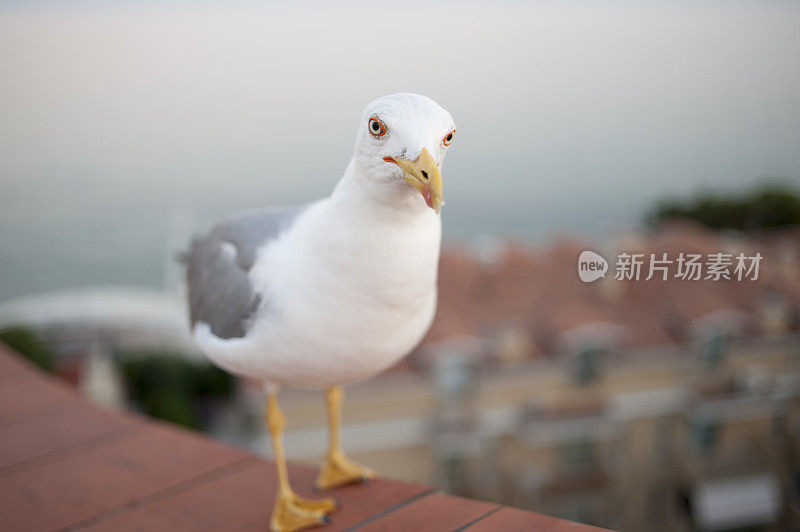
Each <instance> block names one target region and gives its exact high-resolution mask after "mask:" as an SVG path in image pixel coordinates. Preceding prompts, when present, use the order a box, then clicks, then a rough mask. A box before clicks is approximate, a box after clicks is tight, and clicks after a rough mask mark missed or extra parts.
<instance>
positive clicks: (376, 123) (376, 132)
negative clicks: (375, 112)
mask: <svg viewBox="0 0 800 532" xmlns="http://www.w3.org/2000/svg"><path fill="white" fill-rule="evenodd" d="M369 132H370V133H371V134H372V136H373V137H382V136H384V135H385V134H386V126H385V125H384V123H383V122H381V121H380V120H378V119H377V118H375V117H374V116H373V117H372V118H370V119H369Z"/></svg>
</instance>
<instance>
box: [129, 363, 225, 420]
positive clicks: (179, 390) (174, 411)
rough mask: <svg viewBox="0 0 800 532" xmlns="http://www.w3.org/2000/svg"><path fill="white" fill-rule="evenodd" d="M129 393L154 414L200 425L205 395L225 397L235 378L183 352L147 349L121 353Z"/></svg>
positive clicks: (143, 408) (144, 409)
mask: <svg viewBox="0 0 800 532" xmlns="http://www.w3.org/2000/svg"><path fill="white" fill-rule="evenodd" d="M121 358H122V360H123V362H122V371H123V374H124V375H125V380H126V384H127V387H128V394H129V396H130V397H131V399H133V400H134V401H135V402H136V403H137V405H138V406H139V408H140V409H141V410H142V411H144V412H145V413H147V414H148V415H150V416H153V417H156V418H159V419H164V420H166V421H170V422H172V423H176V424H178V425H183V426H185V427H190V428H194V429H200V428H202V426H203V419H202V408H201V407H202V403H203V400H204V399H205V398H225V397H229V396H230V395H231V392H232V390H233V378H232V377H231V376H230V375H229V374H228V373H225V372H224V371H222V370H220V369H218V368H216V367H214V366H211V365H210V364H208V363H203V362H194V361H191V360H187V359H186V357H184V356H183V355H181V354H180V353H174V352H157V351H144V352H136V353H126V354H125V355H124V356H123V357H121Z"/></svg>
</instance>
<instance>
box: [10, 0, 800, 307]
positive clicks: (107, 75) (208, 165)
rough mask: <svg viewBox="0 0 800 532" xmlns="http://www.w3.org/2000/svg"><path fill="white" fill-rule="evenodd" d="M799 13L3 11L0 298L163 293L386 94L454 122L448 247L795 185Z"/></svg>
mask: <svg viewBox="0 0 800 532" xmlns="http://www.w3.org/2000/svg"><path fill="white" fill-rule="evenodd" d="M798 27H800V3H796V2H764V1H762V2H745V1H731V2H722V1H719V2H641V3H632V2H625V3H618V2H577V1H576V2H573V1H566V2H540V3H533V4H528V3H525V4H523V3H514V2H493V3H491V4H490V5H483V4H477V3H468V2H458V3H456V2H449V3H434V2H420V3H403V4H402V5H401V4H398V3H391V4H376V3H344V4H340V3H335V4H333V3H330V4H329V3H322V2H318V3H311V4H306V3H302V4H301V3H296V2H272V3H266V4H261V3H255V2H226V3H225V4H224V5H223V4H222V3H220V4H215V3H212V2H202V3H199V4H197V3H189V2H166V3H156V2H145V3H136V4H134V3H126V2H112V3H100V2H74V1H72V2H70V1H66V2H32V3H29V2H5V3H3V2H0V65H2V69H1V70H0V273H2V275H0V300H2V299H4V298H8V297H12V296H17V295H22V294H28V293H33V292H41V291H45V290H52V289H59V288H67V287H72V286H87V285H96V284H125V285H141V286H152V287H160V286H162V285H164V284H166V285H170V284H174V281H175V279H174V275H175V270H174V268H171V267H165V265H167V264H169V261H170V256H171V254H172V253H173V251H174V250H175V249H177V248H180V247H182V246H185V243H186V241H187V240H188V239H189V238H190V236H191V235H192V234H194V233H196V232H198V231H201V230H203V229H205V228H207V227H209V226H210V225H211V224H212V223H213V222H214V221H215V220H216V219H218V218H219V217H221V216H224V215H225V214H227V213H230V212H233V211H236V210H239V209H244V208H250V207H256V206H266V205H274V204H295V203H302V202H305V201H308V200H311V199H315V198H319V197H323V196H325V195H327V194H328V193H329V192H330V191H331V190H332V188H333V186H334V185H335V183H336V181H337V180H338V178H339V176H340V175H341V172H342V171H343V169H344V167H345V166H346V164H347V162H348V160H349V158H350V155H351V153H352V147H353V141H354V135H355V131H356V128H357V126H358V120H359V118H360V114H361V110H362V109H363V107H364V106H365V105H366V104H367V103H368V102H370V101H371V100H373V99H374V98H376V97H378V96H381V95H384V94H389V93H393V92H406V91H410V92H419V93H422V94H425V95H427V96H429V97H431V98H433V99H434V100H436V101H437V102H439V103H440V104H441V105H442V106H443V107H445V108H446V109H448V110H449V111H450V112H451V114H452V115H453V116H454V118H455V120H456V124H457V126H458V133H457V135H456V139H455V140H454V142H453V145H452V147H451V149H450V153H449V154H448V158H447V160H446V161H445V164H444V166H443V177H444V183H445V197H446V200H447V205H446V207H445V209H444V211H443V223H444V235H445V239H446V240H448V241H473V240H476V239H480V238H483V237H485V236H486V235H517V236H518V237H520V238H524V239H528V240H531V241H546V240H547V239H550V238H553V235H560V234H580V235H589V236H590V237H600V236H602V235H605V234H608V233H611V232H614V231H619V230H624V229H626V228H630V227H635V226H636V225H637V224H638V223H639V222H640V221H641V219H642V216H643V214H644V213H645V212H646V211H647V209H648V208H650V206H652V204H653V202H654V201H656V200H657V199H659V198H662V197H664V196H671V195H681V196H685V195H688V194H691V193H692V192H693V191H697V190H699V189H714V190H737V189H743V188H746V187H748V186H751V185H752V184H753V183H756V182H758V181H760V180H764V179H779V180H788V181H793V182H800V90H798V88H799V87H800V61H798V60H797V56H798V53H799V52H800V32H799V31H797V28H798Z"/></svg>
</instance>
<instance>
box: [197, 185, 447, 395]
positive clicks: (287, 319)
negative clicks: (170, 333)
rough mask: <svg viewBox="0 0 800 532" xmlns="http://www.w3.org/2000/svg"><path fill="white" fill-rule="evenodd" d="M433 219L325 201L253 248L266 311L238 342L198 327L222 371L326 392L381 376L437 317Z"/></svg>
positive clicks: (436, 222) (254, 274) (437, 225)
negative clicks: (263, 244) (279, 234)
mask: <svg viewBox="0 0 800 532" xmlns="http://www.w3.org/2000/svg"><path fill="white" fill-rule="evenodd" d="M440 242H441V222H440V218H439V217H438V216H437V215H435V214H434V213H433V211H431V210H429V209H424V210H421V211H414V212H413V215H412V214H410V213H405V214H402V213H399V214H397V215H396V216H395V215H391V214H387V212H386V211H385V210H383V209H381V208H380V206H373V205H370V204H369V203H366V204H364V203H361V204H360V205H355V206H353V204H352V202H349V203H348V202H336V201H333V200H332V199H331V198H328V199H326V200H322V201H320V202H318V203H316V204H314V205H312V206H311V207H310V208H309V209H308V210H306V211H305V212H304V213H303V214H302V215H301V216H300V218H298V220H297V221H296V223H295V224H294V225H293V226H292V227H291V229H289V230H288V231H287V232H286V233H285V234H284V235H283V236H282V237H281V238H279V239H278V240H276V241H274V242H272V243H270V244H269V245H268V246H266V247H265V248H264V249H262V250H260V252H259V255H258V258H257V260H256V263H255V265H254V267H253V268H252V270H251V272H250V278H251V281H252V283H253V285H254V286H255V287H256V289H257V290H259V291H260V292H261V294H262V298H263V303H262V308H261V309H260V311H259V313H258V315H257V316H256V317H255V320H254V322H253V325H252V326H251V328H250V330H249V331H248V334H247V335H246V336H245V337H244V338H234V339H229V340H222V339H220V338H217V337H215V336H214V335H213V334H212V333H210V331H209V330H208V329H207V327H204V328H198V329H196V333H195V337H196V339H197V340H198V342H199V343H200V344H201V347H202V348H203V349H204V351H206V352H207V353H208V354H209V356H210V357H211V358H212V359H213V360H214V361H215V362H216V363H217V364H219V365H221V366H223V367H225V368H226V369H228V370H230V371H232V372H235V373H241V374H246V375H249V376H252V377H261V378H263V379H264V380H266V381H269V382H273V383H276V384H277V383H286V384H294V385H301V386H315V387H323V386H330V385H333V384H342V383H346V382H351V381H354V380H359V379H362V378H366V377H369V376H371V375H374V374H375V373H378V372H380V371H382V370H384V369H386V368H387V367H389V366H390V365H392V364H393V363H395V362H397V361H398V360H399V359H401V358H402V357H404V356H405V355H407V354H408V353H409V352H410V350H411V349H413V348H414V346H415V345H416V344H417V343H418V342H419V341H420V340H421V339H422V337H423V336H424V334H425V332H426V331H427V329H428V327H429V326H430V323H431V321H432V319H433V315H434V313H435V309H436V277H437V269H438V261H439V249H440Z"/></svg>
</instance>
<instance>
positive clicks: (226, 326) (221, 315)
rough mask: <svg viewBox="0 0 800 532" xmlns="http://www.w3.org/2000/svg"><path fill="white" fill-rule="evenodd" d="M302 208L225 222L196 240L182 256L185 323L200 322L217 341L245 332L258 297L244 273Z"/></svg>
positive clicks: (251, 213) (250, 213)
mask: <svg viewBox="0 0 800 532" xmlns="http://www.w3.org/2000/svg"><path fill="white" fill-rule="evenodd" d="M302 210H303V207H292V208H283V209H267V210H258V211H248V212H244V213H241V214H238V215H235V216H233V217H231V218H228V219H226V220H224V221H222V222H220V223H219V224H217V225H216V226H214V228H212V229H211V231H210V232H209V233H208V234H207V235H206V236H205V237H202V238H198V239H196V240H195V241H194V242H193V243H192V247H191V249H190V250H189V252H188V253H187V254H186V280H187V284H188V289H189V318H190V320H191V323H192V327H194V326H195V324H196V323H197V322H205V323H207V324H208V325H209V327H210V328H211V331H212V332H213V333H214V334H215V335H217V336H219V337H220V338H241V337H242V336H244V335H245V334H246V333H247V330H248V328H249V325H250V321H251V317H252V315H253V313H254V312H255V311H256V309H258V307H259V305H260V304H261V294H259V293H257V292H256V291H255V290H254V289H253V287H252V286H251V284H250V278H249V276H248V272H249V271H250V268H252V267H253V263H255V260H256V253H257V252H258V250H259V248H261V247H262V246H263V245H265V244H267V243H268V242H269V241H270V240H274V239H275V238H277V237H278V236H279V235H280V234H281V233H282V232H283V231H284V230H286V228H287V227H289V226H290V225H291V223H292V221H293V220H294V219H295V218H296V217H297V215H298V214H299V213H300V212H302Z"/></svg>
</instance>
